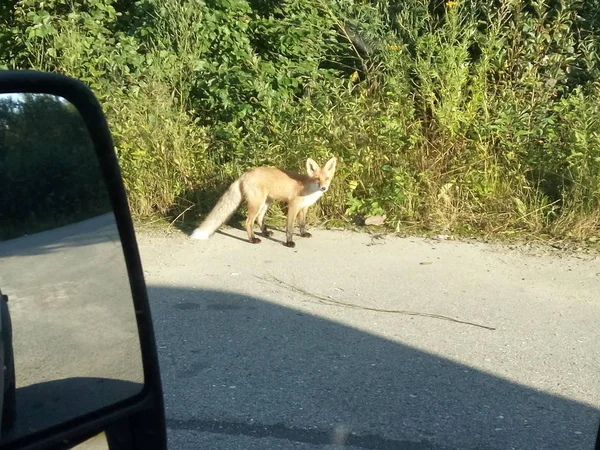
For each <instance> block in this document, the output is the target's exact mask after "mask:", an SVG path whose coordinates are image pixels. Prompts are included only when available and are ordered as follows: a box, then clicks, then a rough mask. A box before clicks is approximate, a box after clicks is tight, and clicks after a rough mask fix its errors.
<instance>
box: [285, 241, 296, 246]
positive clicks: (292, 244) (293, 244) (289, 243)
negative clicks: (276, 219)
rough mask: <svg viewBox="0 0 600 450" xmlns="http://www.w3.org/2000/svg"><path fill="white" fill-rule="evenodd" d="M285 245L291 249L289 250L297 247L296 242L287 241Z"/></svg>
mask: <svg viewBox="0 0 600 450" xmlns="http://www.w3.org/2000/svg"><path fill="white" fill-rule="evenodd" d="M283 245H285V246H286V247H289V248H294V247H295V246H296V243H295V242H294V241H287V242H286V243H285V244H283Z"/></svg>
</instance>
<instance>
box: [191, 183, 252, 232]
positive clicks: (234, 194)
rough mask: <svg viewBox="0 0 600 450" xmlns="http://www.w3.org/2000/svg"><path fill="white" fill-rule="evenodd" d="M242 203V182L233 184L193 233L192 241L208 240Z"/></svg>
mask: <svg viewBox="0 0 600 450" xmlns="http://www.w3.org/2000/svg"><path fill="white" fill-rule="evenodd" d="M240 203H242V189H241V186H240V180H236V181H234V182H233V183H231V186H229V189H227V191H225V193H224V194H223V195H222V196H221V198H220V199H219V201H218V202H217V204H216V205H215V207H214V208H213V209H212V211H211V212H210V213H209V214H208V216H207V217H206V219H204V222H202V223H201V224H200V225H199V226H198V228H196V229H195V230H194V232H193V233H192V236H191V238H192V239H208V238H209V237H210V236H211V235H212V234H213V233H214V232H215V231H217V229H218V228H219V227H220V226H221V225H223V224H224V223H225V222H227V220H229V218H230V217H231V216H232V215H233V213H234V212H235V210H236V209H238V207H239V206H240Z"/></svg>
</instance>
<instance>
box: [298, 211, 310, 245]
mask: <svg viewBox="0 0 600 450" xmlns="http://www.w3.org/2000/svg"><path fill="white" fill-rule="evenodd" d="M307 211H308V208H302V209H301V210H300V213H299V214H298V221H299V222H300V236H302V237H303V238H309V237H311V236H312V234H310V233H308V232H307V231H306V213H307Z"/></svg>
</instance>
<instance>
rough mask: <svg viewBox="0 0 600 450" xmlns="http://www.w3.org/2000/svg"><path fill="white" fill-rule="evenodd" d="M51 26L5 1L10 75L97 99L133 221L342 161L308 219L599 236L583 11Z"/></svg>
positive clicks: (178, 213)
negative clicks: (243, 183)
mask: <svg viewBox="0 0 600 450" xmlns="http://www.w3.org/2000/svg"><path fill="white" fill-rule="evenodd" d="M53 7H54V9H52V8H48V10H47V11H46V12H43V11H41V9H40V8H39V7H38V5H36V2H33V1H29V0H27V1H20V2H17V9H18V11H19V14H17V15H16V16H15V17H16V18H12V19H11V20H12V21H13V22H12V25H13V29H14V30H16V31H13V32H11V33H12V34H10V36H9V37H8V40H9V41H10V42H11V43H12V44H11V45H12V48H13V51H12V53H11V54H10V55H8V53H7V55H8V56H5V59H6V65H8V66H20V67H24V66H27V67H33V68H42V69H44V70H55V71H58V72H63V73H68V74H70V75H74V76H78V77H81V78H84V79H86V80H87V81H88V82H89V83H90V84H91V85H92V87H93V88H94V89H95V91H96V93H97V94H98V95H99V97H100V99H101V101H102V102H103V105H104V108H105V110H106V113H107V115H108V118H109V121H110V124H111V129H112V131H113V133H114V136H115V140H116V144H117V148H118V152H119V158H120V161H121V165H122V167H123V173H124V176H125V182H126V186H127V189H128V193H129V196H130V200H131V204H132V207H133V210H134V213H135V214H136V215H137V216H138V217H140V218H143V217H148V216H150V215H153V214H160V215H163V216H165V217H168V218H170V219H171V220H173V219H175V218H177V220H196V219H197V218H198V217H199V215H201V214H203V213H205V212H207V210H208V209H209V208H210V207H211V206H212V205H213V203H214V201H215V200H216V197H217V196H218V194H219V193H221V191H222V189H223V188H224V186H225V185H226V184H227V183H228V182H230V181H231V180H232V179H234V178H235V177H236V176H239V175H240V174H241V173H242V172H243V171H244V170H246V169H248V168H250V167H253V166H256V165H261V164H268V165H276V166H280V167H285V168H288V169H298V170H303V166H304V160H305V159H306V158H307V157H309V156H310V157H312V158H315V159H317V160H321V161H324V160H325V159H326V158H328V157H329V156H330V155H336V156H338V157H339V159H340V164H339V165H338V174H337V175H336V179H335V181H334V186H333V188H332V190H331V191H330V192H329V193H328V195H327V196H325V197H324V198H323V199H322V201H321V202H320V203H319V204H318V207H317V208H315V215H314V216H313V219H324V218H327V219H335V220H337V221H341V222H346V223H349V222H351V221H353V220H354V218H355V217H356V216H369V215H374V214H385V215H386V216H387V225H388V226H389V227H390V228H392V229H400V228H403V227H406V226H414V227H419V228H425V229H429V230H434V231H444V232H453V233H460V232H465V233H481V232H484V233H518V232H526V233H535V234H541V233H543V234H551V235H555V236H560V237H573V238H577V239H590V238H591V239H597V237H598V236H599V235H600V128H599V127H598V118H599V117H600V116H599V113H600V106H599V105H600V103H599V101H600V84H598V73H599V72H598V48H597V42H598V38H599V37H600V36H599V33H598V27H599V26H600V19H599V17H600V13H599V11H600V7H598V6H597V5H595V3H589V2H587V1H585V0H570V1H566V0H565V1H544V0H529V1H517V0H508V1H502V2H492V3H489V2H482V1H476V0H466V1H458V2H451V1H448V2H446V3H442V2H438V1H433V0H432V1H426V0H406V1H403V2H398V3H396V2H380V1H373V2H371V3H366V2H354V1H351V0H338V1H335V2H324V1H319V2H308V1H305V0H295V1H288V2H283V3H274V2H273V3H271V2H269V1H263V2H248V1H246V0H230V1H228V2H222V1H218V0H213V1H206V2H205V1H200V0H181V1H174V0H145V1H142V2H137V3H136V5H135V6H134V7H133V6H131V5H130V4H129V3H128V2H119V1H113V2H111V1H108V0H96V1H92V2H88V4H87V6H86V7H85V8H84V7H80V6H79V5H78V4H77V3H75V2H67V1H55V2H54V3H53ZM61 8H63V9H65V8H67V9H69V10H70V11H71V14H70V15H64V14H59V13H60V12H61V11H62V10H61ZM355 36H359V37H360V39H357V38H356V37H355ZM5 39H6V37H5Z"/></svg>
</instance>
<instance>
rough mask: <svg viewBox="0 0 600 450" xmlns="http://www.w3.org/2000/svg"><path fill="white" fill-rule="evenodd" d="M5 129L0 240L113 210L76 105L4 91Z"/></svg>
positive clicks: (0, 138) (0, 139) (0, 121)
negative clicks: (8, 94) (16, 95)
mask: <svg viewBox="0 0 600 450" xmlns="http://www.w3.org/2000/svg"><path fill="white" fill-rule="evenodd" d="M57 124H60V125H59V126H57ZM0 130H2V131H1V132H0V173H2V177H0V204H1V205H2V210H1V211H0V239H6V238H10V237H14V236H21V235H23V233H30V232H39V231H42V230H43V229H47V228H55V227H57V226H62V225H66V224H69V223H73V222H75V221H79V220H83V219H86V218H89V217H93V216H96V215H99V214H104V213H106V212H109V211H110V210H111V207H110V202H109V198H108V192H107V190H106V187H105V185H104V181H103V178H102V174H101V173H100V166H99V164H98V160H97V158H96V157H95V151H94V147H93V145H92V142H91V140H90V138H89V134H88V131H87V129H86V127H85V124H84V123H83V121H82V120H81V116H80V115H79V112H78V111H77V110H75V109H74V108H73V107H72V106H71V105H69V104H65V103H63V102H61V101H60V100H58V99H57V98H56V97H53V96H44V95H35V96H32V95H26V96H25V97H24V98H21V99H18V100H14V99H13V98H12V97H6V96H0Z"/></svg>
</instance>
